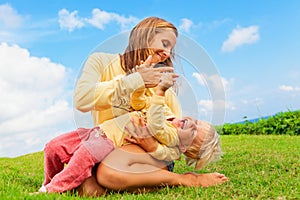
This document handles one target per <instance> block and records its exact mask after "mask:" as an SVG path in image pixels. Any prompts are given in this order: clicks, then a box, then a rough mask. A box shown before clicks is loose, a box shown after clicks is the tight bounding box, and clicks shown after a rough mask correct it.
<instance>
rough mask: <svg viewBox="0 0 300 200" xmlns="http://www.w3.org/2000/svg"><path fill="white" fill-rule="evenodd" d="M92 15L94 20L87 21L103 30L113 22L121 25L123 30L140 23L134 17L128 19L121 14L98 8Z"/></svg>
mask: <svg viewBox="0 0 300 200" xmlns="http://www.w3.org/2000/svg"><path fill="white" fill-rule="evenodd" d="M92 14H93V16H92V18H91V19H87V20H86V21H87V22H88V23H90V24H91V25H93V26H95V27H97V28H99V29H101V30H103V29H104V28H105V25H106V24H108V23H110V22H113V21H115V22H117V23H118V24H120V25H121V27H122V28H126V27H127V26H129V25H131V24H134V23H136V22H137V21H138V19H137V18H135V17H132V16H130V17H128V18H126V17H123V16H121V15H119V14H116V13H112V12H106V11H103V10H100V9H98V8H95V9H93V11H92Z"/></svg>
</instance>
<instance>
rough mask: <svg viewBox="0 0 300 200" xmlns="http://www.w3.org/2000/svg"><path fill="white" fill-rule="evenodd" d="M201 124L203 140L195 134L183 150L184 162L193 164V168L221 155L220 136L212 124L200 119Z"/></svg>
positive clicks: (217, 158) (197, 167)
mask: <svg viewBox="0 0 300 200" xmlns="http://www.w3.org/2000/svg"><path fill="white" fill-rule="evenodd" d="M201 126H202V127H201V130H202V134H205V139H204V141H203V139H201V137H200V134H197V136H196V137H195V138H194V140H193V142H192V144H191V146H190V147H189V148H188V149H187V151H186V152H184V155H185V156H186V158H185V161H186V164H187V165H189V166H191V165H195V169H200V168H202V167H204V166H205V165H207V164H209V163H211V162H214V161H217V160H219V159H220V158H221V155H222V150H221V144H220V143H221V142H220V136H219V134H218V133H217V131H216V129H215V128H214V126H213V125H212V124H210V123H208V122H204V121H201Z"/></svg>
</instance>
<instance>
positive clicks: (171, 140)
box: [147, 94, 179, 147]
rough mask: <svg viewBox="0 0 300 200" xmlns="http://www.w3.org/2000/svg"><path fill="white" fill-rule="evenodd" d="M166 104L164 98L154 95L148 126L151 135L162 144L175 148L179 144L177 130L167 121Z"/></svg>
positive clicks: (148, 116)
mask: <svg viewBox="0 0 300 200" xmlns="http://www.w3.org/2000/svg"><path fill="white" fill-rule="evenodd" d="M164 103H165V97H164V96H158V95H155V94H154V95H153V97H152V99H151V104H150V108H149V111H148V112H147V124H148V127H149V130H150V133H151V134H152V135H153V137H155V138H156V139H157V140H158V141H159V142H160V143H161V144H164V145H166V146H168V147H174V146H177V145H178V144H179V139H178V135H177V130H176V128H175V127H174V126H173V125H172V124H171V123H170V122H168V121H167V120H166V117H165V109H164Z"/></svg>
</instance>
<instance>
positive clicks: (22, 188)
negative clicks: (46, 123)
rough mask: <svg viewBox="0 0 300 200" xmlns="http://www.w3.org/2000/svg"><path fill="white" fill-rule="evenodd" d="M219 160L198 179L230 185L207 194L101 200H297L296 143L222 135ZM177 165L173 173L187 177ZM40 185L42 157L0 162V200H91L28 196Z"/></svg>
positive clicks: (299, 157)
mask: <svg viewBox="0 0 300 200" xmlns="http://www.w3.org/2000/svg"><path fill="white" fill-rule="evenodd" d="M221 140H222V144H223V145H222V147H223V151H224V152H225V154H224V156H223V159H222V160H221V161H219V162H217V163H214V164H211V165H209V166H207V167H205V169H203V170H200V171H197V172H199V173H200V172H201V173H206V172H214V171H218V172H220V173H224V174H226V175H227V176H228V177H229V178H230V182H228V183H226V184H224V185H221V186H217V187H211V188H184V187H178V188H164V189H161V190H159V191H157V192H152V193H147V194H139V195H133V194H127V193H125V194H119V193H113V194H110V195H108V196H107V197H105V198H104V197H103V199H175V198H176V199H300V137H299V136H288V135H222V136H221ZM192 170H193V169H192V168H189V167H186V166H185V164H184V162H183V161H177V162H176V165H175V171H176V172H177V173H183V172H186V171H192ZM42 181H43V152H37V153H34V154H29V155H24V156H20V157H16V158H0V199H3V200H4V199H10V200H11V199H93V198H81V197H78V196H76V194H75V195H74V194H73V195H72V194H61V195H60V194H51V195H50V194H41V195H34V196H30V195H29V193H30V192H34V191H37V190H38V188H39V187H40V185H41V183H42ZM100 199H101V198H100Z"/></svg>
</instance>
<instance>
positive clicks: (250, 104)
mask: <svg viewBox="0 0 300 200" xmlns="http://www.w3.org/2000/svg"><path fill="white" fill-rule="evenodd" d="M124 2H126V3H124ZM148 16H158V17H162V18H165V19H167V20H168V21H171V22H172V23H173V24H174V25H175V26H177V27H178V29H179V31H180V37H181V38H183V40H182V41H183V42H181V43H180V42H178V49H179V50H180V49H181V55H179V56H182V55H185V58H189V59H186V60H184V59H183V60H182V61H181V64H180V65H178V66H180V67H182V68H183V71H184V72H183V74H184V76H183V74H181V75H182V77H181V78H182V79H181V81H182V85H181V87H182V88H181V89H182V90H181V93H180V94H179V95H180V100H181V103H182V105H183V108H184V111H186V114H191V115H193V114H194V113H192V112H193V111H195V110H196V114H195V116H196V117H199V118H201V119H204V120H207V121H212V122H215V123H216V124H220V123H224V122H229V123H231V122H238V121H241V120H243V117H244V116H247V117H248V119H252V118H257V117H261V116H267V115H273V114H275V113H277V112H281V111H287V110H297V109H300V101H299V97H300V40H299V35H300V2H299V1H297V0H290V1H283V0H281V1H279V0H272V1H271V0H265V1H259V0H254V1H249V0H245V1H233V0H229V1H214V0H213V1H211V0H210V1H208V0H207V1H203V0H200V1H196V0H194V1H179V0H173V1H159V0H156V1H149V0H146V1H133V0H129V1H121V0H119V1H116V0H111V1H104V0H98V1H96V0H93V1H92V0H86V1H67V0H62V1H50V0H43V1H38V0H27V1H17V0H16V1H14V0H11V1H3V0H0V70H1V73H0V92H1V93H2V95H1V105H0V108H1V114H0V130H1V131H0V135H1V141H0V157H14V156H18V155H23V154H26V153H31V152H36V151H41V150H42V149H43V147H44V144H45V143H46V142H47V141H48V140H50V139H51V138H53V137H55V136H57V135H59V134H60V133H63V132H67V131H70V130H73V129H75V128H76V127H77V126H78V125H80V123H79V122H78V119H76V114H75V117H74V113H73V103H72V92H73V88H74V84H75V80H76V77H77V76H78V73H79V71H80V68H81V67H82V64H83V62H84V60H85V59H86V57H87V56H88V55H89V54H90V53H91V52H92V51H94V50H95V48H97V47H99V46H100V48H99V49H101V50H106V47H107V51H114V50H115V48H114V49H113V50H111V49H108V46H110V47H112V46H111V44H113V45H116V43H117V45H119V46H118V47H119V48H120V49H122V47H123V43H124V45H125V44H126V42H127V41H126V40H122V39H121V40H120V41H117V42H116V39H120V35H123V34H125V35H126V33H128V30H130V29H131V28H132V27H133V26H134V25H135V24H136V23H137V22H138V21H139V20H141V19H143V18H145V17H148ZM118 42H120V44H119V43H118ZM184 42H189V43H190V45H189V46H187V48H184V45H182V44H184ZM193 45H195V47H193V48H192V47H191V46H193ZM189 47H191V48H189ZM183 50H184V52H183ZM116 51H117V50H116ZM201 52H202V53H203V55H200V54H201ZM182 58H183V57H182ZM195 58H199V60H200V61H201V62H202V63H209V64H208V65H209V67H207V66H206V67H207V68H209V70H212V71H211V74H209V73H205V70H202V69H203V68H202V67H203V66H201V65H202V64H201V62H200V61H199V66H198V61H197V59H195ZM204 65H205V64H204ZM179 71H180V70H179ZM216 83H222V85H218V84H216ZM185 85H187V87H189V89H186V88H185V87H186V86H185ZM216 88H218V89H220V90H217V91H218V92H217V93H218V94H215V92H214V91H215V89H216ZM179 89H180V88H179ZM191 102H192V103H191ZM191 105H192V106H191ZM195 107H196V108H197V109H194V108H195ZM220 107H221V108H220ZM189 109H191V110H193V111H190V110H189ZM215 115H218V116H219V117H218V118H217V119H216V120H215V121H214V119H213V118H214V116H215ZM74 118H75V120H74ZM87 120H89V119H87ZM83 124H84V123H83Z"/></svg>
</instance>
